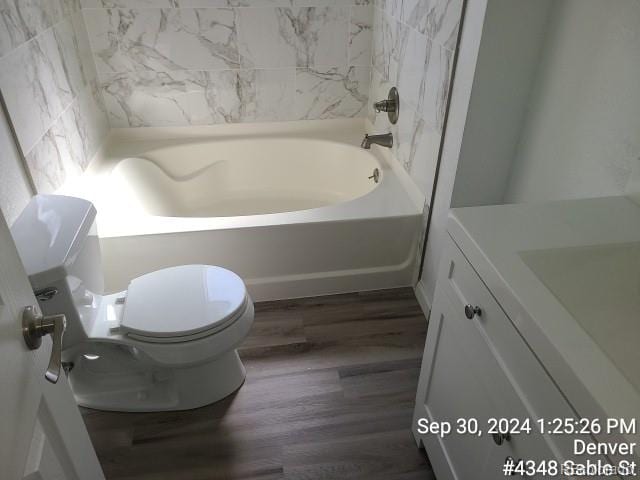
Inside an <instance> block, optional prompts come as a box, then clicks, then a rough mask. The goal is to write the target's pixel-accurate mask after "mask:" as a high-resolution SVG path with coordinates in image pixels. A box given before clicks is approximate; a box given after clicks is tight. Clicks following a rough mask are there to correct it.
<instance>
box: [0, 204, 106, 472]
mask: <svg viewBox="0 0 640 480" xmlns="http://www.w3.org/2000/svg"><path fill="white" fill-rule="evenodd" d="M36 303H37V302H36V299H35V297H34V295H33V292H32V291H31V286H30V284H29V280H28V278H27V274H26V273H25V271H24V268H23V266H22V263H21V261H20V258H19V257H18V252H17V250H16V247H15V244H14V243H13V239H12V238H11V234H10V232H9V228H8V227H7V223H6V221H5V219H4V217H3V216H2V214H1V213H0V478H2V479H3V480H5V479H6V480H18V479H23V478H24V479H29V480H36V479H42V480H54V479H55V480H63V479H64V480H75V479H77V480H102V479H104V475H103V473H102V469H101V468H100V464H99V462H98V459H97V457H96V454H95V451H94V450H93V446H92V445H91V440H90V439H89V434H88V433H87V430H86V428H85V426H84V423H83V421H82V417H81V416H80V411H79V410H78V407H77V406H76V403H75V400H74V398H73V394H72V393H71V389H70V388H69V384H68V383H67V378H66V376H65V374H64V372H62V373H61V375H60V378H59V380H58V382H57V383H56V384H53V383H51V382H49V381H47V380H45V376H44V374H45V371H46V369H47V366H48V364H49V358H50V354H51V348H52V341H51V338H50V336H49V335H47V336H45V337H44V338H43V339H42V345H41V346H40V348H39V349H37V350H30V349H29V348H27V346H26V343H25V341H24V339H23V335H22V315H23V311H24V308H25V307H26V306H29V305H36ZM38 313H39V310H38Z"/></svg>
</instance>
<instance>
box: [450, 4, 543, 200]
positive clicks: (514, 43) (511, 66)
mask: <svg viewBox="0 0 640 480" xmlns="http://www.w3.org/2000/svg"><path fill="white" fill-rule="evenodd" d="M551 3H552V2H551V0H489V2H488V4H487V11H486V15H485V18H484V26H483V28H482V40H481V43H480V52H479V54H478V62H477V65H476V71H475V76H474V80H473V89H472V91H471V99H470V105H469V113H468V116H467V121H466V124H465V127H464V137H463V143H462V149H461V151H460V158H459V165H458V174H457V176H456V180H455V186H454V191H453V198H452V202H451V206H452V207H467V206H477V205H493V204H500V203H503V199H504V194H505V190H506V188H507V181H508V179H509V174H510V172H511V165H512V163H513V158H514V156H515V153H516V148H517V145H518V140H519V138H520V130H521V128H522V124H523V122H524V118H525V115H526V113H527V104H528V101H529V97H530V92H531V89H532V86H533V85H532V84H533V81H534V79H535V73H536V70H537V66H538V61H539V57H540V49H541V48H542V46H543V43H544V36H545V33H546V29H547V22H548V16H549V11H550V5H551ZM458 65H459V64H458Z"/></svg>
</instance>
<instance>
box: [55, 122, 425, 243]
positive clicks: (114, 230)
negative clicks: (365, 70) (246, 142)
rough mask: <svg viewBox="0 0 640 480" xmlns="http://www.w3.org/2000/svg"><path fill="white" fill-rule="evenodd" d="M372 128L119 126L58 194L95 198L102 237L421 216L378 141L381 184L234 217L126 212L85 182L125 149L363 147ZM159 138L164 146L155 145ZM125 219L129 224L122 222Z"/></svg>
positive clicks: (411, 187) (419, 198)
mask: <svg viewBox="0 0 640 480" xmlns="http://www.w3.org/2000/svg"><path fill="white" fill-rule="evenodd" d="M371 128H372V125H371V123H370V122H369V121H368V120H366V119H339V120H310V121H295V122H278V123H265V124H232V125H213V126H192V127H142V128H125V129H122V128H117V129H113V130H112V132H111V134H110V135H109V137H108V139H107V141H106V142H105V144H104V145H103V146H102V147H101V149H100V150H99V151H98V153H97V154H96V156H95V157H94V159H93V160H92V161H91V163H90V165H89V167H88V168H87V169H86V171H85V173H84V174H82V175H81V176H79V177H76V178H74V179H70V181H68V182H66V183H65V184H64V185H63V186H62V187H61V188H60V189H59V190H58V191H57V192H56V193H60V194H63V195H71V196H79V197H81V198H86V199H88V200H90V201H92V202H93V203H94V204H95V205H96V208H97V209H98V212H99V214H98V232H99V235H100V237H101V238H116V237H130V236H145V235H161V234H168V233H178V232H198V231H206V230H220V229H240V228H245V227H246V228H250V227H260V226H270V225H286V224H298V223H319V222H343V221H354V220H363V219H372V218H392V217H413V216H419V215H422V213H423V209H424V208H428V205H427V204H426V201H425V200H426V199H425V197H424V195H423V194H422V193H421V192H420V190H419V189H418V187H417V186H416V185H415V183H414V182H413V180H412V179H411V178H410V176H409V174H408V173H407V172H406V171H405V169H404V168H403V167H402V166H401V165H400V163H399V162H398V161H396V160H395V159H394V158H393V157H392V155H391V151H390V150H389V149H383V148H382V147H379V146H377V145H374V146H373V147H372V149H371V150H370V153H371V155H373V156H374V157H375V160H376V161H377V163H378V164H379V165H380V167H381V169H382V170H383V172H382V181H381V183H380V185H378V186H377V187H375V188H373V190H371V191H369V192H368V193H366V194H365V195H362V196H360V197H356V198H354V199H351V200H348V201H345V202H341V203H337V204H332V205H327V206H322V207H317V208H312V209H307V210H296V211H290V212H278V213H265V214H258V215H246V216H230V217H169V216H152V215H129V216H127V215H123V212H122V211H119V210H110V209H109V207H108V203H107V201H106V200H105V199H101V198H95V196H94V195H92V192H91V190H92V189H91V182H89V183H88V184H87V182H86V180H87V178H89V179H91V178H92V177H93V179H94V181H96V179H99V176H100V175H101V174H104V173H106V172H107V171H110V170H111V169H112V168H113V167H114V166H115V165H116V164H117V163H118V162H119V161H121V160H123V157H124V156H135V155H133V154H131V153H127V152H132V151H135V150H136V149H137V150H138V151H140V150H143V151H149V150H153V149H157V148H162V147H163V146H166V147H168V146H174V145H179V144H183V143H201V142H203V141H206V140H214V139H224V140H231V139H234V140H235V139H241V138H245V137H252V138H260V137H269V138H271V137H279V138H303V139H312V140H322V141H328V142H334V143H339V144H347V145H349V146H357V147H359V144H360V141H361V140H362V137H363V136H364V133H365V132H370V131H371ZM158 142H160V143H163V144H164V145H162V146H157V145H158ZM97 181H99V180H97ZM125 217H126V219H127V221H126V223H125V222H123V218H125Z"/></svg>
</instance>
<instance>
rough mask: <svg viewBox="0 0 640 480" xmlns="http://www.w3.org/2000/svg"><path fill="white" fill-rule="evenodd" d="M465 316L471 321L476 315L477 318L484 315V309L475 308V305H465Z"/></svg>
mask: <svg viewBox="0 0 640 480" xmlns="http://www.w3.org/2000/svg"><path fill="white" fill-rule="evenodd" d="M464 315H465V317H467V318H468V319H469V320H471V319H472V318H473V317H475V316H476V315H477V316H480V315H482V309H481V308H480V307H477V306H475V305H465V306H464Z"/></svg>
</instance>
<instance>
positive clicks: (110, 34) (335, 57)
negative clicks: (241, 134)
mask: <svg viewBox="0 0 640 480" xmlns="http://www.w3.org/2000/svg"><path fill="white" fill-rule="evenodd" d="M80 1H81V2H82V7H83V14H84V18H85V22H86V25H87V30H88V32H89V38H90V44H91V49H92V51H93V55H94V57H95V62H96V66H97V74H98V78H99V83H100V88H101V90H102V93H103V96H104V100H105V104H106V107H107V111H108V114H109V119H110V123H111V126H113V127H140V126H170V125H203V124H204V125H206V124H216V123H235V122H252V121H283V120H298V119H325V118H339V117H358V116H363V117H364V116H365V115H366V113H367V103H368V93H369V84H370V77H371V73H370V72H371V46H372V26H373V5H372V0H80Z"/></svg>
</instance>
